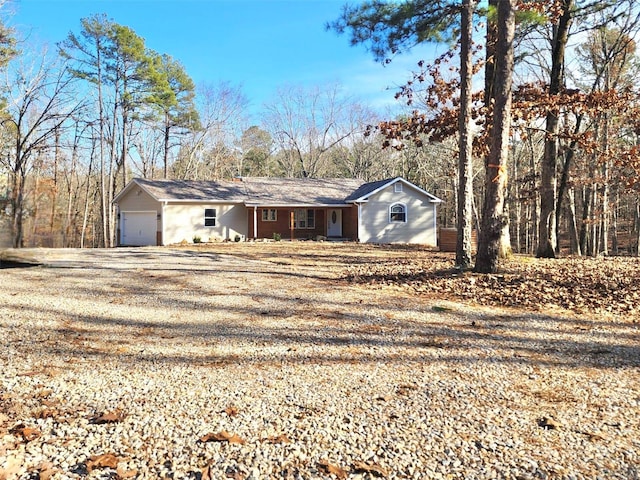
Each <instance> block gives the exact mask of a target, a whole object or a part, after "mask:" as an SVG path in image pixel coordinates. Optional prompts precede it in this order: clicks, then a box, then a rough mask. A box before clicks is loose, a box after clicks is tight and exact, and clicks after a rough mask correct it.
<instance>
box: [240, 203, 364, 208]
mask: <svg viewBox="0 0 640 480" xmlns="http://www.w3.org/2000/svg"><path fill="white" fill-rule="evenodd" d="M244 204H245V206H246V207H282V208H286V207H290V208H310V207H315V208H338V207H342V208H345V207H351V206H352V204H351V203H293V202H291V203H274V202H261V203H256V202H244Z"/></svg>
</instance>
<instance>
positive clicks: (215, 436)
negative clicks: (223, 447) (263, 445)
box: [200, 430, 246, 445]
mask: <svg viewBox="0 0 640 480" xmlns="http://www.w3.org/2000/svg"><path fill="white" fill-rule="evenodd" d="M200 441H201V442H202V443H206V442H228V443H239V444H241V445H244V444H245V443H246V442H245V441H244V440H243V439H242V438H240V437H239V436H238V435H236V434H235V433H229V432H227V431H226V430H222V431H221V432H218V433H207V434H206V435H204V436H202V437H200Z"/></svg>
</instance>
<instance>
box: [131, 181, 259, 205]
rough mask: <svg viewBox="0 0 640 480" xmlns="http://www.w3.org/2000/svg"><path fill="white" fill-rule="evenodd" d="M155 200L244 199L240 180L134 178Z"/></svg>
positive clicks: (221, 200)
mask: <svg viewBox="0 0 640 480" xmlns="http://www.w3.org/2000/svg"><path fill="white" fill-rule="evenodd" d="M135 182H136V183H138V185H141V186H142V187H144V189H145V190H146V191H147V192H149V193H150V194H151V195H152V196H153V197H155V198H156V200H174V201H175V200H185V201H211V202H232V203H241V202H244V201H245V199H246V194H245V189H244V185H243V184H242V182H222V181H219V182H212V181H204V180H149V179H146V178H136V179H135Z"/></svg>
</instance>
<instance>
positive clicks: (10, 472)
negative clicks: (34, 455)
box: [0, 456, 24, 480]
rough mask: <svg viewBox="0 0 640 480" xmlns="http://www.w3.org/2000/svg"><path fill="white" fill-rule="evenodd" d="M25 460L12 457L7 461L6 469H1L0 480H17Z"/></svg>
mask: <svg viewBox="0 0 640 480" xmlns="http://www.w3.org/2000/svg"><path fill="white" fill-rule="evenodd" d="M23 462H24V458H22V457H15V456H11V457H9V458H7V460H6V461H5V466H4V468H2V467H0V480H8V479H9V478H15V476H16V475H17V474H18V472H20V469H21V468H22V464H23Z"/></svg>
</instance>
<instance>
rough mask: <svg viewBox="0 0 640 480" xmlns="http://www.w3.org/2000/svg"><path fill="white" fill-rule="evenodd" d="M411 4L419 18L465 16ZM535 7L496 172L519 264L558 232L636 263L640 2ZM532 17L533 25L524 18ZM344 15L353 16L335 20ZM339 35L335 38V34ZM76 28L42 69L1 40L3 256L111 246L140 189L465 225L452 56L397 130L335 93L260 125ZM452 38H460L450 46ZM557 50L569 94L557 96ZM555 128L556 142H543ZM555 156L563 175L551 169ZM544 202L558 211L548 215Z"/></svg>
mask: <svg viewBox="0 0 640 480" xmlns="http://www.w3.org/2000/svg"><path fill="white" fill-rule="evenodd" d="M369 3H370V4H375V3H376V2H369ZM409 3H411V4H412V5H413V6H414V7H415V8H416V9H418V10H419V8H424V7H425V6H430V7H433V5H434V4H436V3H437V4H440V3H444V4H447V5H448V6H449V7H454V8H459V7H460V6H461V5H462V4H458V3H456V2H433V1H431V2H429V1H426V0H422V1H414V2H409ZM462 3H464V2H462ZM524 3H528V4H529V5H528V8H526V9H521V12H522V13H523V15H522V16H521V17H519V20H518V23H517V25H518V27H517V32H516V42H515V59H516V63H515V68H514V89H513V92H514V99H513V105H514V107H513V118H512V127H511V131H510V137H509V138H510V152H509V158H508V163H507V167H506V169H503V170H505V171H501V172H500V174H501V175H505V176H506V178H507V179H508V180H507V193H506V208H507V209H508V216H509V233H510V238H511V246H512V249H513V251H514V252H518V253H532V254H534V253H536V252H537V250H538V244H539V239H538V236H539V231H540V230H539V226H540V222H541V221H546V222H547V226H548V227H549V228H552V227H553V228H556V229H557V232H558V234H559V235H558V237H559V245H558V246H557V248H556V251H557V253H572V254H582V255H590V256H595V255H600V254H613V255H631V254H633V255H637V254H638V239H639V237H640V194H639V191H638V187H639V186H640V182H638V172H640V167H639V166H638V160H637V154H638V134H639V133H640V124H639V121H638V119H639V118H640V113H639V111H638V107H639V106H640V103H639V102H638V99H639V96H638V91H637V88H636V81H635V79H636V78H638V74H639V73H640V72H639V65H640V64H639V62H638V56H637V51H636V42H635V40H634V39H635V38H636V36H637V34H638V29H639V28H640V22H639V17H638V7H637V6H636V5H634V2H633V1H631V0H628V1H623V2H611V3H606V2H574V1H569V0H565V1H562V2H550V1H549V2H543V1H540V2H524ZM365 5H366V4H362V5H361V6H360V7H362V6H365ZM531 5H535V6H536V8H535V9H533V10H535V12H534V13H535V18H526V15H524V13H527V12H529V13H528V15H529V17H531V16H532V14H531V11H532V8H531ZM418 10H416V12H417V11H418ZM1 12H2V10H0V13H1ZM338 15H340V12H336V17H338ZM348 16H349V12H348V11H347V10H345V11H343V13H342V17H340V18H341V20H346V19H348ZM490 16H491V11H490V10H489V11H477V12H476V15H475V16H474V28H475V29H474V31H473V41H474V48H473V51H474V71H475V72H480V73H479V74H478V75H481V74H482V68H483V66H484V63H485V62H486V61H487V59H489V61H491V59H490V57H489V56H487V55H486V51H485V49H484V38H485V37H484V35H485V33H484V29H485V28H486V27H485V25H486V24H487V22H489V23H490V22H491V17H490ZM563 18H564V21H566V24H565V25H564V26H563V23H562V22H563V20H562V19H563ZM339 23H340V20H338V21H337V22H336V24H334V25H333V26H330V29H331V28H333V29H335V30H338V31H340V30H341V29H340V26H339ZM79 24H80V28H79V29H78V31H77V33H73V34H70V35H69V36H68V37H67V38H66V39H60V43H59V44H58V48H57V51H56V52H53V53H52V54H50V55H47V56H46V57H45V56H44V55H43V53H42V50H40V49H33V50H30V51H28V50H26V49H24V48H23V49H21V50H18V48H17V45H18V43H17V42H16V38H15V37H14V35H15V32H12V31H11V30H9V29H7V28H2V29H1V31H0V43H1V44H2V49H0V56H1V59H2V70H3V73H4V75H3V78H4V84H3V85H2V86H1V88H2V98H3V103H2V111H1V118H2V122H1V126H0V142H1V143H0V146H1V148H2V151H1V152H0V231H1V232H2V234H0V241H5V242H7V241H10V242H11V244H12V245H13V246H15V247H22V246H43V247H105V246H106V247H110V246H113V245H114V244H115V232H116V217H115V212H114V210H113V208H112V206H111V201H112V200H113V198H114V196H115V194H117V192H118V191H119V190H120V189H121V188H122V187H123V186H124V185H125V184H126V183H127V182H128V181H129V180H130V179H131V178H133V177H145V178H174V179H193V180H214V179H228V178H231V177H233V176H237V175H242V176H284V177H349V178H360V179H363V180H378V179H383V178H389V177H395V176H402V177H404V178H406V179H408V180H409V181H411V182H413V183H415V184H417V185H419V186H420V187H422V188H424V189H425V190H427V191H429V192H430V193H432V194H434V195H436V196H438V197H440V198H442V199H443V200H444V203H443V204H442V206H441V208H440V210H439V224H440V226H442V227H455V226H456V222H457V218H456V216H457V211H458V208H457V202H458V200H457V198H458V196H457V193H458V185H457V183H458V148H459V147H458V145H459V143H458V131H459V130H458V118H457V115H458V106H459V90H460V89H459V83H460V75H459V62H458V57H457V52H458V50H457V49H458V47H457V46H456V45H453V46H452V49H451V54H449V55H445V56H443V57H441V58H439V59H425V62H424V63H422V62H421V63H420V64H419V65H416V67H415V75H414V80H413V81H412V82H410V83H409V84H407V85H405V86H403V87H402V88H400V89H399V91H398V92H397V98H398V102H399V104H402V105H405V106H406V109H405V113H403V114H400V115H398V116H395V118H387V117H385V116H384V114H383V113H381V112H376V111H374V110H373V109H372V108H371V107H370V106H368V105H366V104H363V103H361V102H359V101H358V100H354V99H351V98H345V97H343V96H341V89H340V85H323V86H318V87H316V88H302V87H301V88H284V87H283V88H282V89H281V90H280V91H279V93H278V95H277V96H276V98H275V99H274V100H273V101H272V102H271V103H270V104H268V105H265V106H264V110H263V112H262V114H261V116H260V121H259V123H257V124H252V123H250V121H249V114H248V105H249V99H248V98H246V96H245V95H244V94H243V92H242V88H241V87H239V86H235V85H232V84H229V83H225V82H221V83H217V84H205V85H194V83H193V82H192V80H191V79H190V77H189V75H188V72H186V71H185V70H184V68H183V67H182V65H181V64H180V62H179V59H173V58H171V57H169V56H167V55H163V54H161V53H158V52H154V51H151V50H150V49H149V48H147V47H146V46H145V44H144V40H143V39H142V38H140V37H139V36H138V35H136V33H135V32H134V31H133V30H132V29H131V28H129V27H125V26H121V25H118V24H116V23H114V22H113V21H111V20H109V19H107V18H106V17H105V16H102V15H96V16H93V17H90V18H85V19H79ZM347 27H348V26H347ZM563 28H564V31H565V34H566V38H563V37H562V35H561V33H562V31H563ZM344 30H345V24H343V25H342V31H344ZM456 32H458V30H456V27H455V22H453V26H452V27H451V30H450V33H451V34H452V36H453V37H455V35H456ZM352 41H353V39H352ZM356 43H357V42H356ZM561 47H562V48H561ZM559 50H562V55H563V60H564V61H563V62H562V72H561V74H562V75H561V77H560V80H561V83H560V86H559V88H557V89H556V91H553V89H552V88H551V87H552V82H551V80H552V78H553V76H554V72H553V67H554V65H556V64H557V62H555V63H554V55H556V56H557V55H559ZM474 83H478V84H481V83H483V80H482V78H481V77H480V79H479V80H477V82H476V81H475V80H474ZM482 87H484V85H483V86H482ZM390 94H391V95H392V94H393V93H390ZM473 101H474V107H473V113H472V116H473V119H474V121H475V125H476V126H475V128H474V139H473V141H474V157H473V168H472V178H473V208H472V211H473V223H474V226H475V228H476V229H479V228H480V219H481V216H482V211H481V210H482V204H483V202H482V199H483V197H484V189H485V188H486V185H485V179H484V172H485V150H486V146H487V145H486V142H487V137H486V134H487V131H486V130H488V128H485V127H484V125H485V124H486V121H485V116H486V115H487V108H488V107H489V106H488V105H485V104H484V102H483V95H482V93H481V92H480V93H474V95H473ZM550 112H553V116H555V117H556V118H557V126H556V128H555V130H550V129H549V128H548V125H549V124H548V122H547V120H548V116H549V115H550ZM416 124H420V125H422V126H423V128H419V129H415V128H413V127H412V125H416ZM550 143H552V144H553V145H554V148H555V151H554V153H553V156H552V158H553V163H552V164H551V166H549V161H548V159H549V152H548V150H547V152H546V153H545V149H549V145H550ZM545 162H546V163H545ZM545 185H551V190H550V191H549V189H548V188H546V189H545V188H543V186H545ZM549 194H550V195H552V196H553V199H552V203H553V205H555V206H556V207H555V208H552V209H551V211H550V212H549V210H548V209H546V210H545V209H543V210H544V211H542V212H541V204H542V206H544V205H543V204H544V201H545V196H548V195H549Z"/></svg>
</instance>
